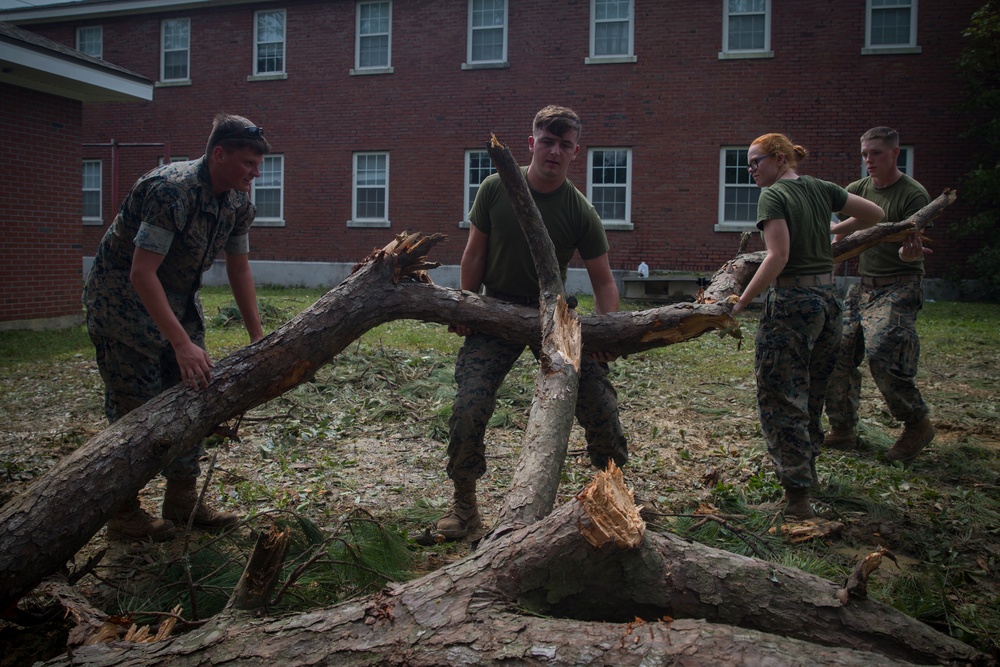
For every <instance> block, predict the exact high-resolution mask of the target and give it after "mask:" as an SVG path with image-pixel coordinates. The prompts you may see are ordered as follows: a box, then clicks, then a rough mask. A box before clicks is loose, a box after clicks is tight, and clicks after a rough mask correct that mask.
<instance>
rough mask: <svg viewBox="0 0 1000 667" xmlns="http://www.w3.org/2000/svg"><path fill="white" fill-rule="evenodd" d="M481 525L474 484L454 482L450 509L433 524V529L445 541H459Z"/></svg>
mask: <svg viewBox="0 0 1000 667" xmlns="http://www.w3.org/2000/svg"><path fill="white" fill-rule="evenodd" d="M482 525H483V521H482V519H481V518H480V516H479V505H478V504H477V503H476V482H475V481H473V482H455V498H454V502H453V503H452V506H451V509H450V510H448V513H447V514H445V515H444V516H443V517H441V518H440V519H438V520H437V521H436V522H435V523H434V529H435V530H436V531H437V532H438V534H439V535H440V536H441V537H443V538H445V539H446V540H461V539H463V538H464V537H466V536H468V534H469V531H472V530H475V529H476V528H479V527H481V526H482Z"/></svg>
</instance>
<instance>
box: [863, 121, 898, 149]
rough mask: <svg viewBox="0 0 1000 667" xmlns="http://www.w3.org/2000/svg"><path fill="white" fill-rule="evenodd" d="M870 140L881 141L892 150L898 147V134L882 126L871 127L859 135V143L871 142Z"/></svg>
mask: <svg viewBox="0 0 1000 667" xmlns="http://www.w3.org/2000/svg"><path fill="white" fill-rule="evenodd" d="M872 139H881V140H882V141H884V142H885V143H886V144H888V145H889V146H891V147H893V148H895V147H896V146H898V145H899V133H898V132H896V130H894V129H892V128H891V127H886V126H884V125H880V126H878V127H873V128H872V129H870V130H868V131H867V132H865V133H864V134H862V135H861V141H871V140H872Z"/></svg>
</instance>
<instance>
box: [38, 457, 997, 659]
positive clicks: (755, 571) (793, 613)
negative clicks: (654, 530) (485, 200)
mask: <svg viewBox="0 0 1000 667" xmlns="http://www.w3.org/2000/svg"><path fill="white" fill-rule="evenodd" d="M626 495H627V494H626V491H625V489H624V486H623V481H622V479H621V476H620V473H619V472H618V471H617V470H612V471H611V472H610V473H599V474H598V476H597V479H595V481H594V482H592V483H591V485H589V486H588V488H587V489H585V490H584V492H582V493H581V494H580V496H578V498H577V499H576V500H573V501H570V502H569V503H567V504H565V505H562V506H561V507H559V508H557V509H556V510H555V511H554V512H553V513H552V514H550V515H549V516H548V517H546V518H545V519H543V520H541V521H539V522H537V523H534V524H532V525H530V526H528V527H525V528H521V529H519V530H517V531H515V532H513V533H508V534H507V535H505V536H502V537H499V538H497V539H496V540H495V541H493V542H492V543H490V544H489V545H488V546H486V547H485V548H484V549H481V550H479V551H477V552H474V553H473V554H472V555H470V556H468V557H466V558H463V559H462V560H460V561H458V562H455V563H453V564H450V565H447V566H445V567H443V568H441V569H440V570H437V571H435V572H433V573H431V574H428V575H426V576H424V577H421V578H420V579H418V580H415V581H412V582H408V583H405V584H399V585H395V586H393V587H391V588H390V589H389V590H387V591H384V592H383V593H381V594H378V595H375V596H372V597H369V598H366V599H363V600H356V601H352V602H348V603H345V604H341V605H338V606H335V607H332V608H329V609H325V610H320V611H315V612H310V613H305V614H299V615H296V616H292V617H290V618H284V619H278V620H274V619H271V620H266V621H251V620H247V619H246V618H243V617H215V618H214V619H213V620H212V621H211V622H210V624H209V625H207V626H205V627H203V628H200V629H198V630H195V631H193V632H190V633H188V634H186V635H183V636H181V637H178V638H176V639H173V640H171V641H169V642H165V643H159V644H132V645H129V644H125V643H122V642H119V643H116V644H114V645H103V646H88V647H84V648H80V649H77V650H76V651H74V654H73V657H72V659H70V658H60V659H57V660H54V661H52V662H51V663H49V664H50V665H55V666H68V665H88V666H91V667H96V666H113V665H114V666H120V665H142V666H149V665H164V666H167V665H169V666H194V665H210V664H212V665H214V664H226V665H242V666H252V665H260V666H267V667H270V666H271V665H275V664H281V665H306V664H309V665H375V664H379V665H382V664H399V665H402V664H405V665H449V666H455V665H490V664H495V665H499V664H547V665H581V664H611V665H621V666H628V665H645V664H653V665H664V664H677V665H687V666H689V667H694V666H699V665H705V666H708V665H711V666H716V665H727V666H729V665H746V666H754V667H756V666H757V665H803V664H808V665H816V666H821V665H839V666H841V667H843V666H849V665H858V666H864V667H869V666H870V665H880V666H881V665H900V664H911V663H913V662H917V663H921V664H942V663H952V664H976V663H979V664H987V659H986V658H985V657H984V656H980V657H977V655H976V653H975V652H974V651H973V650H972V649H971V648H970V647H969V646H967V645H965V644H963V643H961V642H959V641H957V640H954V639H950V638H948V637H944V636H942V635H940V634H939V633H936V632H934V631H933V630H931V629H930V628H928V627H927V626H924V625H923V624H920V623H917V622H916V621H914V620H913V619H910V618H909V617H907V616H905V615H903V614H902V613H900V612H898V611H896V610H894V609H892V608H891V607H887V606H885V605H882V604H880V603H877V602H872V601H870V600H852V601H851V602H850V603H849V604H848V605H847V606H842V605H841V603H840V602H839V601H837V599H836V586H835V585H833V584H832V583H830V582H828V581H824V580H822V579H820V578H818V577H815V576H812V575H808V574H805V573H803V572H801V571H799V570H796V569H794V568H788V567H782V566H780V565H774V564H770V563H766V562H762V561H758V560H755V559H751V558H746V557H743V556H738V555H735V554H730V553H726V552H722V551H717V550H715V549H712V548H710V547H706V546H703V545H700V544H697V543H689V542H687V541H685V540H683V539H681V538H679V537H676V536H673V535H656V534H650V533H646V534H645V536H644V537H643V536H642V535H641V534H639V531H641V521H639V522H638V523H635V522H629V521H620V520H619V519H620V518H621V517H624V516H625V515H627V514H629V513H630V512H634V507H629V506H628V504H627V502H623V500H622V499H623V498H624V497H625V496H626ZM519 610H520V611H521V612H522V613H518V611H519ZM640 619H642V620H640ZM779 633H780V634H779ZM904 638H905V639H904Z"/></svg>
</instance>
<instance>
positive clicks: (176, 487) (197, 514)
mask: <svg viewBox="0 0 1000 667" xmlns="http://www.w3.org/2000/svg"><path fill="white" fill-rule="evenodd" d="M197 481H198V480H196V479H168V480H167V491H166V493H164V494H163V517H164V518H165V519H170V520H171V521H174V522H176V523H177V524H178V525H180V526H187V524H188V519H189V518H190V517H191V515H192V514H194V524H193V525H194V527H195V528H202V529H204V530H227V529H229V528H232V527H233V526H235V525H236V524H238V523H239V522H240V517H239V516H237V515H235V514H233V513H232V512H219V511H216V510H213V509H212V508H211V507H209V506H208V505H206V504H205V503H199V502H198V486H197Z"/></svg>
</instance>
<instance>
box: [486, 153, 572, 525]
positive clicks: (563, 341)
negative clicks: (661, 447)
mask: <svg viewBox="0 0 1000 667" xmlns="http://www.w3.org/2000/svg"><path fill="white" fill-rule="evenodd" d="M487 150H488V152H489V154H490V159H492V160H493V165H494V166H495V167H496V170H497V174H498V175H499V176H500V181H501V183H503V186H504V190H506V192H507V198H508V199H509V200H510V202H511V205H512V206H513V208H514V213H515V215H516V216H517V220H518V223H519V224H520V226H521V230H522V231H523V232H524V236H525V238H527V240H528V247H529V248H530V250H531V256H532V259H533V260H534V263H535V272H536V274H537V275H538V291H539V295H538V296H539V298H538V303H539V306H538V311H539V320H540V323H541V334H542V346H541V349H540V350H539V355H538V361H539V364H538V374H537V376H536V377H537V379H536V380H535V393H534V398H533V399H532V401H531V413H530V414H529V416H528V426H527V428H526V429H525V430H524V437H523V438H522V447H521V454H520V456H519V457H518V460H517V464H516V466H515V468H514V474H513V476H512V477H511V481H510V488H509V489H508V490H507V492H506V493H505V494H504V501H503V504H502V505H501V507H500V509H499V511H498V512H497V518H496V521H495V524H494V527H493V531H492V533H491V535H495V534H497V533H499V532H503V531H507V530H510V528H511V527H513V526H518V527H519V526H523V525H526V524H529V523H533V522H535V521H538V520H539V519H541V518H542V517H545V516H547V515H548V514H549V513H550V512H551V511H552V507H553V506H554V505H555V502H556V492H557V491H558V490H559V479H560V477H561V475H562V469H563V465H564V464H565V463H566V452H567V451H568V448H569V434H570V431H571V430H572V428H573V417H574V415H575V413H576V396H577V391H578V389H579V386H580V348H581V342H580V322H579V321H578V320H577V318H576V314H575V313H574V312H573V311H572V310H570V308H569V306H568V305H567V303H566V297H565V287H564V286H563V281H562V275H561V273H560V271H559V261H558V259H557V258H556V249H555V246H554V245H553V244H552V239H550V238H549V234H548V232H547V231H546V230H545V223H544V222H543V221H542V215H541V213H539V212H538V207H537V206H536V205H535V200H534V199H533V198H532V196H531V191H530V189H529V188H528V183H527V181H526V180H525V178H524V175H523V174H522V173H521V168H520V167H519V166H518V165H517V162H516V161H515V160H514V156H513V155H511V152H510V150H508V149H507V147H506V146H504V145H503V144H501V143H500V142H499V141H497V139H496V137H495V136H494V137H492V139H491V141H490V145H489V147H488V149H487ZM485 539H492V537H490V536H487V538H485Z"/></svg>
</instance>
